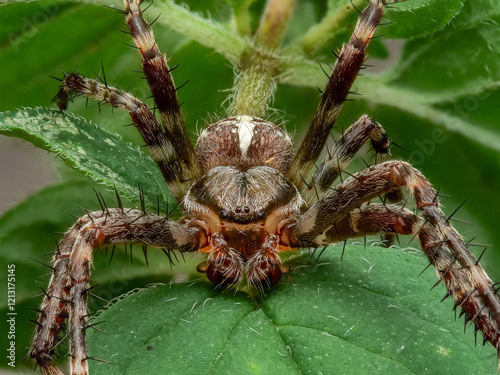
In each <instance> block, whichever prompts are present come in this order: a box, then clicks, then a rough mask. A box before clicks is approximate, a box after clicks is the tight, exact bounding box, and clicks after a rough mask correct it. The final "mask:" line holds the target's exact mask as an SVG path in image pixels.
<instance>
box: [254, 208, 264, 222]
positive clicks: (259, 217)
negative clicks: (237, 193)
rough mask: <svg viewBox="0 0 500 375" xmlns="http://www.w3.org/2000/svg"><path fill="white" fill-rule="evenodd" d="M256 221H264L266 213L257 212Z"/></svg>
mask: <svg viewBox="0 0 500 375" xmlns="http://www.w3.org/2000/svg"><path fill="white" fill-rule="evenodd" d="M256 216H257V219H259V220H261V219H264V218H265V217H266V211H262V210H260V211H259V212H257V215H256Z"/></svg>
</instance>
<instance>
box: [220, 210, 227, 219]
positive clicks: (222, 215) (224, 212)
mask: <svg viewBox="0 0 500 375" xmlns="http://www.w3.org/2000/svg"><path fill="white" fill-rule="evenodd" d="M219 217H220V218H221V219H227V218H228V217H229V214H228V213H227V211H226V210H221V211H220V212H219Z"/></svg>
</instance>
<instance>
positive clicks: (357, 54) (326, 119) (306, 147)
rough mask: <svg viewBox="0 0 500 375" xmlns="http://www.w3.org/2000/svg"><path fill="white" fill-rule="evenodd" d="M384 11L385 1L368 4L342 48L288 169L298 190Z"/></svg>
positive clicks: (321, 146)
mask: <svg viewBox="0 0 500 375" xmlns="http://www.w3.org/2000/svg"><path fill="white" fill-rule="evenodd" d="M384 10H385V0H370V3H369V4H368V6H367V7H366V8H365V10H364V11H363V12H362V13H361V15H360V16H359V19H358V22H357V24H356V28H355V29H354V32H353V34H352V36H351V38H350V40H349V42H348V43H347V44H346V45H344V46H343V47H342V50H341V51H340V54H339V55H338V59H337V62H336V64H335V67H334V68H333V71H332V74H331V76H330V79H329V81H328V84H327V86H326V89H325V91H324V92H323V93H322V98H321V102H320V104H319V106H318V108H317V110H316V113H315V115H314V118H313V120H312V122H311V125H310V126H309V129H308V131H307V134H306V136H305V138H304V140H303V141H302V143H301V145H300V147H299V149H298V151H297V153H296V154H295V157H294V159H293V161H292V165H291V167H290V170H289V173H288V176H287V177H288V178H289V179H290V180H291V181H292V182H293V183H294V185H295V186H296V187H297V189H299V190H301V189H302V187H303V186H304V184H305V182H304V181H305V179H307V178H308V177H309V174H310V173H311V171H312V169H313V168H314V164H315V162H316V160H317V159H318V157H319V156H320V154H321V151H322V150H323V147H324V146H325V143H326V140H327V138H328V135H329V134H330V130H331V129H332V127H333V125H334V123H335V121H336V119H337V117H338V115H339V112H340V110H341V109H342V105H343V104H344V102H345V100H346V98H347V95H348V94H349V92H350V89H351V86H352V84H353V82H354V80H355V79H356V77H357V75H358V72H359V70H360V69H361V68H362V66H363V63H364V61H365V53H366V48H367V46H368V43H369V41H370V39H371V38H372V36H373V33H374V32H375V29H376V28H377V26H378V24H379V22H380V20H381V18H382V16H383V14H384Z"/></svg>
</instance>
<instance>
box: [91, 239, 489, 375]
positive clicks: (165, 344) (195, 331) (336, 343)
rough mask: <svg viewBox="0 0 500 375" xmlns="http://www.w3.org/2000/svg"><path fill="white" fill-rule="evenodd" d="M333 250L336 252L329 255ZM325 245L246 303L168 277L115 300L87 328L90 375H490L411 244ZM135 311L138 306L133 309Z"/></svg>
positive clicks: (484, 356) (483, 355)
mask: <svg viewBox="0 0 500 375" xmlns="http://www.w3.org/2000/svg"><path fill="white" fill-rule="evenodd" d="M332 250H333V251H335V250H336V251H335V253H334V252H333V251H332ZM341 251H342V248H341V247H337V248H330V249H329V250H328V251H327V252H326V254H324V255H323V256H322V257H321V258H320V260H319V263H317V264H316V263H315V261H314V260H311V259H309V255H308V254H304V255H302V256H300V257H298V258H296V259H293V260H292V261H291V265H292V272H291V273H290V274H289V275H288V276H286V277H285V281H284V282H282V283H280V285H279V286H278V287H277V288H275V289H273V290H272V291H268V292H267V296H265V297H263V298H262V299H260V298H257V300H256V301H254V300H252V299H251V298H250V297H249V296H248V295H246V294H244V293H237V294H233V293H228V294H221V293H220V291H218V290H214V289H213V287H212V286H211V285H208V284H207V283H206V282H199V283H195V284H193V283H190V284H188V283H186V284H172V285H165V286H157V287H155V288H149V289H144V290H141V291H139V292H137V293H134V294H131V295H129V296H128V297H126V298H120V299H119V301H118V302H116V303H114V304H112V305H111V306H110V307H108V308H107V309H106V310H105V311H104V312H102V313H101V314H100V315H99V316H97V317H96V318H95V321H96V322H98V321H99V322H101V321H103V323H102V324H100V325H99V328H100V329H102V330H104V332H106V334H105V335H104V334H102V333H99V332H89V338H88V339H89V342H90V355H91V356H92V357H97V358H99V359H103V360H106V361H110V362H112V363H113V365H110V364H107V363H99V362H92V364H91V371H93V373H94V374H120V375H124V374H142V373H144V369H146V368H147V369H148V371H152V372H155V373H168V374H183V375H188V374H221V373H224V374H229V373H238V374H261V375H265V374H276V373H278V374H318V373H322V374H360V373H364V374H371V373H375V372H383V373H386V374H422V373H426V372H428V373H433V374H437V373H439V374H455V373H456V372H457V371H460V372H463V373H466V374H494V373H495V371H496V355H495V354H494V349H493V348H492V347H488V348H481V347H479V348H475V347H474V338H473V337H472V331H473V329H472V328H471V329H470V330H469V332H468V333H469V334H468V335H464V334H463V324H461V322H458V321H456V320H455V319H454V314H453V313H452V312H451V311H450V310H451V307H452V302H450V301H447V302H445V303H440V300H441V297H442V295H443V293H444V288H442V287H439V288H437V290H433V291H429V288H430V287H431V286H432V285H433V283H434V281H435V275H434V273H433V272H427V273H424V274H423V275H422V276H421V277H420V278H417V275H418V274H419V273H420V272H421V271H422V269H423V268H424V267H425V265H426V261H425V259H423V258H422V257H421V256H416V255H415V254H412V253H411V252H409V251H401V250H399V249H384V248H379V247H375V246H370V247H368V248H366V249H364V248H363V247H362V246H350V247H348V248H347V250H346V251H347V254H346V256H345V257H344V259H343V261H342V262H340V259H339V255H340V252H341ZM139 306H140V311H141V312H140V313H137V309H138V307H139Z"/></svg>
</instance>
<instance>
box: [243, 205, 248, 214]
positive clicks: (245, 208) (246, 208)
mask: <svg viewBox="0 0 500 375" xmlns="http://www.w3.org/2000/svg"><path fill="white" fill-rule="evenodd" d="M243 212H245V213H246V214H248V213H249V212H250V208H249V207H248V206H245V207H244V209H243Z"/></svg>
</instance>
